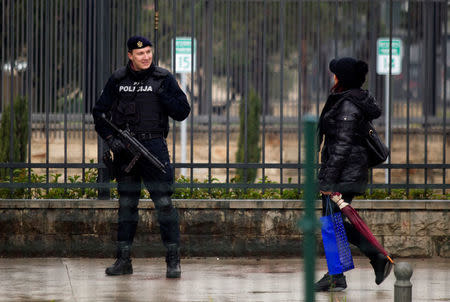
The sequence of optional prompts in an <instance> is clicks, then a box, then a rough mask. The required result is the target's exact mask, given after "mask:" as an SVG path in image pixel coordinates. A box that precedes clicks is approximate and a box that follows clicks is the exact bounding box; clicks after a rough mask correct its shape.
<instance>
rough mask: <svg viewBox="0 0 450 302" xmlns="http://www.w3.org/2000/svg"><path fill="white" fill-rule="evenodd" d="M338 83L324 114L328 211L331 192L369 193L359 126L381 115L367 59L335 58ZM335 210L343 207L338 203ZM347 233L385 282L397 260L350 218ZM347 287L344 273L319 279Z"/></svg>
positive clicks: (322, 177) (322, 185)
mask: <svg viewBox="0 0 450 302" xmlns="http://www.w3.org/2000/svg"><path fill="white" fill-rule="evenodd" d="M329 67H330V70H331V72H332V73H333V74H334V82H335V85H334V86H333V88H332V89H331V94H330V95H329V96H328V99H327V101H326V103H325V106H324V108H323V110H322V113H321V114H320V119H319V125H318V133H319V146H320V145H321V144H322V141H323V143H324V144H323V147H322V150H321V162H322V164H321V168H320V172H319V177H318V178H319V189H320V192H321V193H322V215H325V209H326V203H325V202H326V197H327V195H330V194H331V193H332V192H340V193H341V194H342V198H343V199H344V201H345V202H347V203H351V202H352V199H353V197H354V196H356V195H359V194H363V193H364V191H365V190H366V186H367V180H368V163H367V151H366V147H365V146H364V144H363V142H362V139H361V135H362V134H361V133H360V131H359V129H360V128H361V125H362V123H363V122H364V121H372V120H373V119H376V118H378V117H379V116H380V115H381V110H380V108H379V106H378V105H377V103H376V101H375V98H374V97H373V96H371V95H370V94H369V92H368V91H367V90H363V89H361V86H362V85H363V83H364V82H365V80H366V74H367V72H368V66H367V63H365V62H364V61H359V60H356V59H354V58H348V57H346V58H341V59H334V60H332V61H331V62H330V66H329ZM333 207H334V208H333V210H334V211H335V212H336V211H339V208H338V207H337V206H336V205H335V204H334V203H333ZM344 226H345V230H346V233H347V238H348V240H349V242H350V243H352V244H354V245H356V246H357V247H358V248H359V249H360V250H361V252H362V253H363V254H364V255H366V256H367V257H368V258H369V259H370V263H371V264H372V266H373V268H374V271H375V276H376V278H375V282H376V284H380V283H381V282H383V280H384V279H385V278H386V277H387V276H388V275H389V273H390V269H391V262H390V261H389V260H388V258H387V257H386V256H385V255H384V254H382V253H380V252H379V251H378V250H377V249H376V248H375V247H374V246H373V245H372V244H371V243H370V242H368V241H367V239H366V238H365V237H364V236H362V235H361V234H360V233H359V232H358V231H357V230H356V229H355V228H354V226H353V225H352V224H351V223H350V222H348V221H344ZM346 287H347V283H346V280H345V276H344V274H339V275H329V274H328V273H327V274H325V276H324V277H323V278H322V279H321V280H320V281H318V282H317V283H316V291H331V290H333V291H339V290H343V289H345V288H346Z"/></svg>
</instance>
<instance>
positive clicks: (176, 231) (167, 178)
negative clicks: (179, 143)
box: [114, 138, 180, 246]
mask: <svg viewBox="0 0 450 302" xmlns="http://www.w3.org/2000/svg"><path fill="white" fill-rule="evenodd" d="M142 143H143V144H144V146H146V147H147V148H148V149H149V150H150V152H152V153H153V155H155V156H156V157H157V158H158V159H159V160H160V161H161V162H162V163H164V164H165V165H166V173H165V174H164V173H162V172H161V171H159V170H158V169H157V168H155V167H153V166H152V165H151V164H150V163H149V162H147V161H146V160H145V159H140V160H139V161H138V162H137V163H136V165H135V166H134V167H133V169H132V170H131V171H130V173H125V172H124V168H125V167H126V165H127V164H128V163H129V161H130V160H131V158H130V156H129V155H127V154H121V156H117V159H115V161H114V165H115V167H116V169H118V171H117V172H116V175H117V183H118V192H119V227H118V234H117V240H118V241H127V242H129V243H130V244H131V243H132V242H133V239H134V235H135V233H136V228H137V224H138V219H139V214H138V204H139V197H140V192H141V182H142V181H143V182H144V185H145V187H146V188H147V190H148V191H149V192H150V197H151V199H152V201H153V202H154V204H155V208H156V211H157V216H158V222H159V226H160V232H161V238H162V241H163V243H164V245H166V246H167V244H170V243H176V244H177V245H179V242H180V226H179V220H178V212H177V210H176V209H175V208H174V207H173V205H172V200H171V197H170V196H171V195H172V193H173V188H172V185H173V171H172V167H171V165H170V162H169V154H168V151H167V145H166V142H165V140H164V139H163V138H157V139H152V140H146V141H143V142H142Z"/></svg>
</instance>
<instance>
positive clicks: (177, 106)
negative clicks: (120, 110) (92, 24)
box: [93, 62, 191, 139]
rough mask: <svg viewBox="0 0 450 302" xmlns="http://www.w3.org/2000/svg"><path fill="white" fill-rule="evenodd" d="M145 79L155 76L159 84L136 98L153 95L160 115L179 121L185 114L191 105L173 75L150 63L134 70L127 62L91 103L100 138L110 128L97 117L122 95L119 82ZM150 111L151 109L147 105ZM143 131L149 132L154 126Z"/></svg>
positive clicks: (108, 133) (142, 91)
mask: <svg viewBox="0 0 450 302" xmlns="http://www.w3.org/2000/svg"><path fill="white" fill-rule="evenodd" d="M148 78H151V79H157V82H158V83H159V84H158V87H153V89H140V92H139V93H140V95H139V96H138V97H137V98H140V99H141V98H145V97H148V98H149V101H150V100H154V99H155V98H156V99H157V101H158V102H160V105H161V106H160V107H161V108H162V111H163V113H164V115H167V116H169V117H171V118H173V119H174V120H176V121H182V120H184V119H186V117H187V116H188V115H189V113H190V110H191V108H190V106H189V103H188V101H187V98H186V95H185V94H184V92H183V91H182V90H181V88H180V87H179V85H178V83H177V81H176V80H175V78H174V76H173V75H172V74H171V73H170V72H169V71H168V70H166V69H163V68H160V67H156V66H155V65H154V64H152V65H151V66H150V67H149V68H148V69H146V70H143V71H134V70H133V69H132V68H131V67H130V62H129V63H128V64H127V66H126V67H123V68H120V69H118V70H116V71H115V72H114V73H113V74H112V76H111V77H110V78H109V79H108V82H107V83H106V85H105V87H104V89H103V91H102V94H101V95H100V97H99V99H98V100H97V102H96V103H95V105H94V109H93V117H94V122H95V130H96V131H97V132H98V134H99V135H100V136H101V137H102V138H103V139H105V138H106V137H108V136H110V135H113V134H114V131H113V130H112V129H111V128H110V127H109V126H108V125H107V124H106V123H105V122H104V121H103V120H102V119H101V118H100V117H101V115H102V114H103V113H105V114H106V115H107V116H108V113H110V111H111V110H112V108H113V105H114V104H117V100H118V99H119V98H121V97H122V96H121V92H119V84H120V83H121V82H122V81H136V82H138V81H143V80H145V79H148ZM120 87H121V86H120ZM138 91H139V90H138ZM122 95H123V92H122ZM158 107H159V105H158ZM150 110H152V109H151V108H150ZM165 123H166V124H167V127H168V123H167V121H165ZM145 130H148V131H151V130H154V129H145ZM167 130H168V129H167ZM166 134H167V133H166Z"/></svg>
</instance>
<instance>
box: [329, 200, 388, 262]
mask: <svg viewBox="0 0 450 302" xmlns="http://www.w3.org/2000/svg"><path fill="white" fill-rule="evenodd" d="M353 197H355V194H353V193H344V194H342V199H344V201H345V202H347V203H349V204H350V203H351V202H352V200H353ZM331 204H332V206H333V212H334V213H336V212H340V209H339V207H338V206H337V205H336V204H335V203H334V202H333V201H331ZM325 210H326V196H325V195H322V216H325V215H326V214H325ZM342 218H343V220H344V228H345V232H346V233H347V239H348V242H350V243H351V244H353V245H355V246H357V247H358V248H359V250H360V251H361V252H362V253H363V254H364V255H365V256H366V257H368V258H369V259H374V258H375V256H376V255H377V254H378V253H379V251H378V250H377V248H376V247H375V246H373V245H372V244H371V243H370V242H369V241H368V240H367V239H366V237H364V236H363V235H362V234H361V233H360V232H359V231H358V230H357V229H356V228H355V227H354V226H353V224H351V223H350V221H348V220H347V219H346V218H345V215H342Z"/></svg>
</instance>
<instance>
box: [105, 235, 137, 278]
mask: <svg viewBox="0 0 450 302" xmlns="http://www.w3.org/2000/svg"><path fill="white" fill-rule="evenodd" d="M130 252H131V245H130V244H129V243H128V242H127V241H119V242H118V243H117V260H116V262H114V264H113V265H112V266H110V267H108V268H107V269H106V271H105V273H106V274H107V275H110V276H117V275H127V274H132V273H133V266H132V265H131V259H130Z"/></svg>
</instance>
